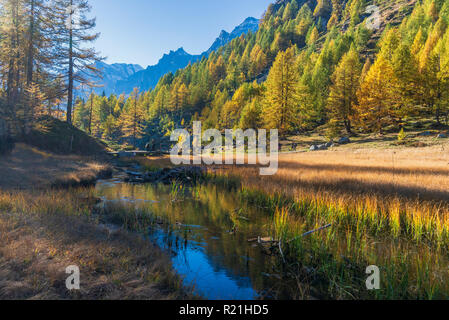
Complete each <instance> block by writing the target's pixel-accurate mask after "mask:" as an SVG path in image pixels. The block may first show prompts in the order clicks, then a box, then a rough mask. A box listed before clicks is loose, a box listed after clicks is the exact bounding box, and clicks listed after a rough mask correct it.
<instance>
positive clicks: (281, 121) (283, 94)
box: [264, 47, 298, 135]
mask: <svg viewBox="0 0 449 320" xmlns="http://www.w3.org/2000/svg"><path fill="white" fill-rule="evenodd" d="M294 54H295V48H294V47H291V48H290V49H287V50H286V51H283V52H280V53H279V54H278V56H277V57H276V60H275V62H274V64H273V67H272V68H271V70H270V73H269V75H268V79H267V82H266V87H267V91H266V94H265V102H264V104H265V107H264V120H265V122H266V126H267V127H268V128H272V129H278V130H279V133H280V134H281V135H285V134H286V133H287V132H288V131H290V130H291V129H292V128H293V125H294V124H295V123H297V122H298V119H297V118H296V117H297V110H298V97H297V92H296V90H297V85H298V71H297V69H296V63H295V56H294Z"/></svg>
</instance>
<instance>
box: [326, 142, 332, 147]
mask: <svg viewBox="0 0 449 320" xmlns="http://www.w3.org/2000/svg"><path fill="white" fill-rule="evenodd" d="M333 146H334V142H333V141H330V142H328V143H326V147H327V148H332V147H333Z"/></svg>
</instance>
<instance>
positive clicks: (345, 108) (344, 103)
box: [327, 47, 362, 134]
mask: <svg viewBox="0 0 449 320" xmlns="http://www.w3.org/2000/svg"><path fill="white" fill-rule="evenodd" d="M361 70H362V66H361V64H360V58H359V54H358V52H357V50H356V49H355V48H354V47H352V48H351V49H350V51H349V52H348V53H347V54H346V55H344V56H343V58H342V59H341V61H340V63H339V64H338V66H337V68H336V70H335V72H334V74H333V77H332V79H333V80H332V86H331V88H330V93H329V99H328V104H327V107H328V110H329V114H330V117H331V118H332V119H335V120H337V121H340V122H342V123H343V125H344V127H345V129H346V132H347V133H348V134H352V118H353V116H354V105H355V104H356V103H357V91H358V89H359V85H360V82H359V81H360V73H361Z"/></svg>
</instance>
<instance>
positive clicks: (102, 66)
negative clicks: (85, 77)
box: [76, 62, 143, 96]
mask: <svg viewBox="0 0 449 320" xmlns="http://www.w3.org/2000/svg"><path fill="white" fill-rule="evenodd" d="M94 66H95V68H97V69H98V70H100V71H101V72H102V78H101V79H100V78H97V77H96V76H92V77H90V79H89V80H90V81H92V82H93V83H95V84H96V85H98V87H96V88H94V92H95V93H96V94H102V93H103V91H104V92H105V93H106V95H110V94H112V93H115V94H119V93H118V92H116V91H115V88H116V85H117V82H118V81H120V80H124V79H127V78H129V77H130V76H132V75H133V74H135V73H136V72H139V71H142V70H143V68H142V67H141V66H140V65H138V64H126V63H114V64H107V63H104V62H96V63H95V65H94ZM76 87H79V85H76ZM77 91H78V93H79V95H82V96H86V95H89V94H90V92H91V89H90V88H85V89H83V88H79V89H78V90H77Z"/></svg>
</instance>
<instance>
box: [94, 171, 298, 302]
mask: <svg viewBox="0 0 449 320" xmlns="http://www.w3.org/2000/svg"><path fill="white" fill-rule="evenodd" d="M96 192H97V194H98V196H99V197H101V198H102V199H103V201H104V202H108V201H113V202H120V203H122V204H127V205H133V206H135V207H136V208H141V209H145V210H147V211H150V212H151V213H152V215H153V216H154V218H155V219H156V220H157V223H154V224H153V225H152V227H150V228H148V230H147V232H146V233H145V237H147V238H148V241H152V242H153V243H156V244H157V245H158V246H159V247H161V248H162V249H163V250H164V251H166V252H168V253H169V254H170V256H171V260H172V264H173V267H174V269H175V270H176V272H177V273H178V274H179V275H180V276H181V277H182V278H183V279H184V284H185V285H186V286H192V287H193V288H194V291H195V292H196V293H197V294H199V295H200V296H202V297H204V298H206V299H211V300H222V299H226V300H229V299H230V300H232V299H238V300H254V299H292V298H293V297H294V296H295V294H296V291H297V287H296V284H295V283H294V282H292V281H291V280H290V281H289V280H285V281H284V280H282V279H281V276H280V274H282V273H281V272H280V271H279V268H280V266H279V257H277V256H276V255H270V254H269V252H266V251H267V250H264V249H263V248H261V246H260V245H259V244H257V242H250V241H248V240H249V239H254V238H258V237H259V236H262V237H266V236H269V234H267V230H269V227H270V226H271V217H270V216H269V215H268V214H267V213H266V212H263V210H261V209H257V208H253V207H249V206H245V205H242V202H241V201H240V199H239V198H238V195H237V193H236V192H230V191H227V190H222V189H220V188H219V187H217V186H215V185H200V186H199V187H196V188H195V191H194V192H191V191H184V194H185V196H182V197H181V198H179V199H177V198H175V199H173V192H172V186H170V185H162V184H160V185H154V184H129V183H124V182H122V180H121V179H117V178H116V179H112V180H102V181H99V182H98V183H97V186H96Z"/></svg>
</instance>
